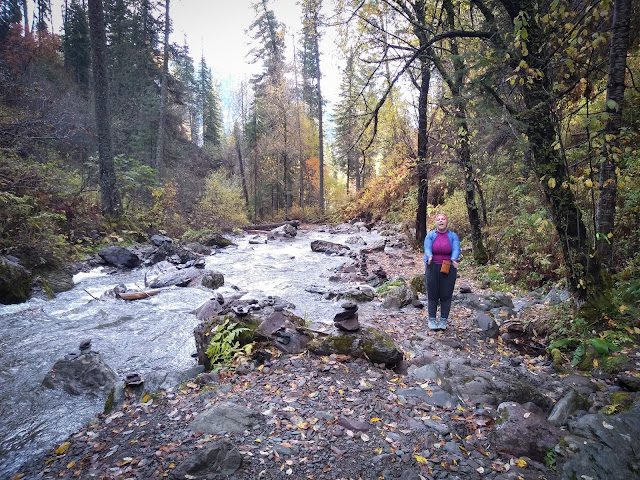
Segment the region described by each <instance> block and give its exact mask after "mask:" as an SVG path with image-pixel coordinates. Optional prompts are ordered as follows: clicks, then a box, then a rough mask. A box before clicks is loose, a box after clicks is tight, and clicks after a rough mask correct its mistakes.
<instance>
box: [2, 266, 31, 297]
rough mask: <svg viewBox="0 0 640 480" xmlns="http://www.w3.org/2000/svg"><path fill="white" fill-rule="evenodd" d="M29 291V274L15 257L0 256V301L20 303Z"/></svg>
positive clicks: (27, 295)
mask: <svg viewBox="0 0 640 480" xmlns="http://www.w3.org/2000/svg"><path fill="white" fill-rule="evenodd" d="M30 292H31V275H30V273H29V271H28V270H27V269H26V268H24V267H23V266H22V265H20V263H19V260H18V259H17V258H15V257H0V303H2V304H4V305H7V304H10V303H22V302H24V301H26V300H27V299H28V298H29V295H30Z"/></svg>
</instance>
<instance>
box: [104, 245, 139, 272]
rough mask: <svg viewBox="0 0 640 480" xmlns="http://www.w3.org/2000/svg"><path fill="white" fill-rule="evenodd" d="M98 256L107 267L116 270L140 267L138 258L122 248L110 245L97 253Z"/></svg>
mask: <svg viewBox="0 0 640 480" xmlns="http://www.w3.org/2000/svg"><path fill="white" fill-rule="evenodd" d="M98 256H100V258H102V260H104V261H105V263H107V264H109V265H113V266H114V267H118V268H135V267H137V266H139V265H140V263H141V262H140V258H138V256H137V255H136V254H135V253H133V252H131V251H129V250H127V249H126V248H124V247H119V246H117V245H111V246H110V247H106V248H103V249H102V250H100V251H99V252H98Z"/></svg>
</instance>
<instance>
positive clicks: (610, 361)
mask: <svg viewBox="0 0 640 480" xmlns="http://www.w3.org/2000/svg"><path fill="white" fill-rule="evenodd" d="M630 363H631V359H630V358H629V357H627V356H626V355H616V356H615V357H607V358H604V359H603V360H602V369H603V370H604V371H605V372H607V373H609V374H611V375H614V374H616V373H620V372H623V371H625V370H626V369H627V366H629V364H630Z"/></svg>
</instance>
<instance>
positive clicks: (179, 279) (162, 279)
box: [149, 267, 204, 288]
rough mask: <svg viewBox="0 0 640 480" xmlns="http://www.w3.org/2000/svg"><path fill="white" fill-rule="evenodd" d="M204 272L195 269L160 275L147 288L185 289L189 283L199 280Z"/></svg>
mask: <svg viewBox="0 0 640 480" xmlns="http://www.w3.org/2000/svg"><path fill="white" fill-rule="evenodd" d="M203 275H204V271H203V270H202V269H200V268H196V267H188V268H183V269H182V270H176V271H170V272H166V273H161V274H160V275H158V276H157V277H156V278H154V279H153V280H151V282H149V288H165V287H172V286H174V285H175V286H178V287H186V286H187V285H188V284H189V283H190V282H193V281H195V280H197V279H200V278H201V277H202V276H203Z"/></svg>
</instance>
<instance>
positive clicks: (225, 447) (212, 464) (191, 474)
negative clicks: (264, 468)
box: [169, 440, 242, 480]
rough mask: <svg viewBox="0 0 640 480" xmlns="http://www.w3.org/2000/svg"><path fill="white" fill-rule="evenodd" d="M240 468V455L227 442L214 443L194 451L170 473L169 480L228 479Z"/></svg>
mask: <svg viewBox="0 0 640 480" xmlns="http://www.w3.org/2000/svg"><path fill="white" fill-rule="evenodd" d="M241 466H242V455H241V454H240V452H239V451H238V449H237V448H236V447H235V446H234V445H233V444H232V443H231V442H229V441H227V440H219V441H214V442H211V443H208V444H207V448H205V449H203V450H196V451H195V453H192V454H191V455H190V456H189V457H188V458H187V459H186V460H185V461H184V462H182V463H181V464H179V465H178V466H177V467H176V468H175V470H173V472H172V473H171V475H170V477H169V478H171V479H174V480H178V479H181V480H182V479H185V478H189V479H193V480H201V479H202V480H204V479H210V478H228V476H229V475H232V474H233V473H235V472H236V471H237V470H238V469H239V468H240V467H241Z"/></svg>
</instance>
